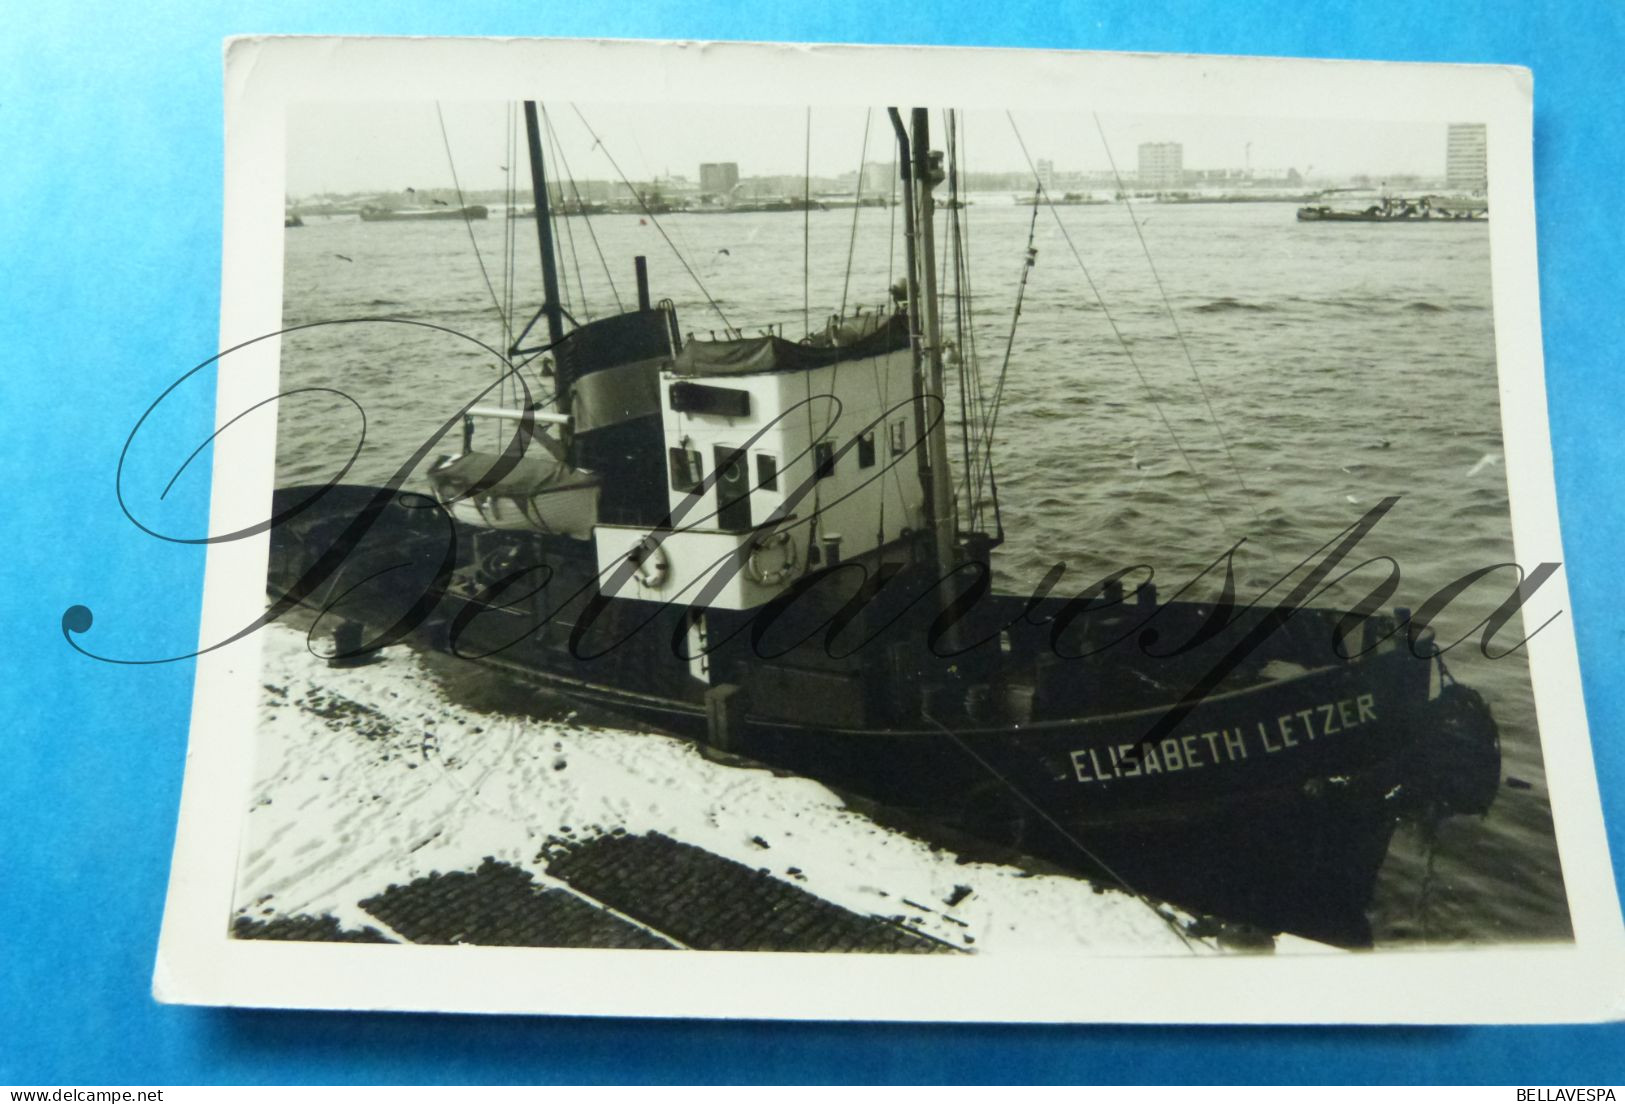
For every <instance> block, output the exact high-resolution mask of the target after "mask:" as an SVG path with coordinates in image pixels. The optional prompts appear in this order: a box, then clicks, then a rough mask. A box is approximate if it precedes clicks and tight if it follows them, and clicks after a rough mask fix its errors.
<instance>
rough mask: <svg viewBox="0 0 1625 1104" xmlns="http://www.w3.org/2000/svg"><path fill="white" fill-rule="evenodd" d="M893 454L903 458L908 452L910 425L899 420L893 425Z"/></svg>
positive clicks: (891, 427)
mask: <svg viewBox="0 0 1625 1104" xmlns="http://www.w3.org/2000/svg"><path fill="white" fill-rule="evenodd" d="M889 428H890V432H891V454H892V455H893V456H901V455H903V453H905V452H907V451H908V423H907V422H905V421H903V420H902V419H901V418H899V419H898V420H897V421H895V422H893V423H891V426H890V427H889Z"/></svg>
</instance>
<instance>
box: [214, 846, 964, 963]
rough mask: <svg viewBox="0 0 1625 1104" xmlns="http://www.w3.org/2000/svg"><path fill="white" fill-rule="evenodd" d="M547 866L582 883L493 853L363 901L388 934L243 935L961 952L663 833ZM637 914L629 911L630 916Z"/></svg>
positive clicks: (562, 852)
mask: <svg viewBox="0 0 1625 1104" xmlns="http://www.w3.org/2000/svg"><path fill="white" fill-rule="evenodd" d="M539 857H540V858H544V859H545V860H546V862H547V873H548V874H549V875H550V876H552V877H554V878H557V879H558V880H559V881H561V882H564V883H565V884H567V885H568V886H569V887H570V888H571V889H573V890H576V891H578V892H579V893H580V894H581V896H576V895H575V894H572V893H571V892H569V891H568V890H564V889H553V888H548V887H546V886H543V885H538V884H537V883H536V880H535V878H534V877H533V876H532V875H531V874H530V873H529V872H528V871H525V870H522V869H520V868H519V867H517V866H513V865H510V864H508V863H503V862H498V861H496V860H495V859H491V858H487V859H486V860H485V861H484V862H483V863H481V864H480V865H479V867H478V868H477V869H475V870H472V871H453V872H450V873H445V874H442V873H434V874H430V875H428V876H427V877H423V878H419V879H417V880H416V881H413V882H411V883H409V884H407V885H392V886H390V887H389V888H388V889H386V890H384V891H383V892H382V893H379V894H376V895H375V896H372V897H368V898H366V899H365V900H362V901H360V902H358V904H359V905H360V907H361V908H362V909H364V910H365V911H366V912H367V913H368V914H370V915H371V916H373V917H375V918H376V919H377V920H378V921H379V922H380V923H381V924H383V925H384V926H385V927H386V928H387V929H388V932H387V933H386V932H382V931H379V930H378V929H377V928H374V927H371V926H368V927H364V928H361V929H359V930H357V929H346V928H344V927H342V926H341V924H340V923H339V921H338V919H337V918H336V917H333V916H330V915H323V916H282V917H276V918H274V919H269V920H260V919H255V918H252V917H250V916H247V915H239V916H237V917H236V919H235V920H234V922H233V924H232V935H233V936H234V937H235V938H238V939H279V940H293V941H304V942H324V943H335V942H346V943H388V942H393V941H394V940H393V939H392V938H391V935H394V936H399V937H400V938H402V939H405V940H408V941H409V942H412V943H424V944H442V945H444V944H454V943H472V944H479V945H484V946H497V947H595V948H616V949H644V948H651V949H653V948H659V949H670V948H672V947H676V946H687V947H693V948H696V949H700V950H712V951H856V952H870V953H916V954H918V953H925V954H931V953H940V952H951V951H954V950H956V948H954V947H951V946H949V945H948V944H946V943H943V942H941V941H939V940H936V939H933V938H931V937H930V936H927V935H923V934H921V933H919V932H915V931H911V930H910V929H908V928H906V927H904V926H903V925H902V924H901V923H899V922H898V921H897V920H895V919H891V918H887V917H881V916H864V915H861V914H859V913H856V912H852V911H850V910H848V909H844V908H842V907H840V906H839V905H835V904H832V903H830V902H829V901H825V900H823V899H822V898H820V897H815V896H814V895H813V894H811V893H808V892H807V891H806V890H803V889H799V888H797V887H796V886H793V885H790V884H789V883H787V882H783V881H780V880H779V879H777V878H775V877H773V876H772V875H771V874H769V873H768V872H767V871H766V870H752V869H751V868H750V867H748V866H745V865H744V864H743V863H737V862H734V861H733V860H731V859H725V858H722V857H721V856H719V855H714V854H712V853H711V852H709V851H706V850H704V849H702V848H699V847H694V846H691V845H689V844H686V843H679V842H678V841H677V840H674V839H671V838H670V837H668V836H664V835H661V834H659V833H657V832H650V833H648V834H646V835H641V836H629V835H624V834H616V835H608V836H599V837H597V838H594V839H591V840H587V841H585V842H566V841H562V840H559V841H554V842H553V843H550V844H549V845H548V847H547V848H546V849H545V850H544V853H543V855H542V856H539ZM628 918H630V919H628Z"/></svg>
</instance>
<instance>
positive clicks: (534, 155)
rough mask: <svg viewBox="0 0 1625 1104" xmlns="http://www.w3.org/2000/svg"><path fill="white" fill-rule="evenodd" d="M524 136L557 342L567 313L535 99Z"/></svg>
mask: <svg viewBox="0 0 1625 1104" xmlns="http://www.w3.org/2000/svg"><path fill="white" fill-rule="evenodd" d="M525 138H526V140H527V141H528V142H529V144H530V189H531V194H532V195H533V196H534V198H535V202H536V240H537V244H538V245H539V246H540V248H541V251H542V313H543V314H545V315H546V316H547V339H548V342H549V344H553V345H557V344H558V343H559V341H561V340H562V339H563V338H564V313H563V311H562V310H561V308H560V307H559V273H558V268H557V265H556V262H555V260H554V256H553V219H552V212H551V209H550V208H549V206H548V198H547V170H546V168H545V167H544V166H543V165H542V129H541V125H540V124H539V123H538V122H537V119H536V101H535V100H526V101H525Z"/></svg>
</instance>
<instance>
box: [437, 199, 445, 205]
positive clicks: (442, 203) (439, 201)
mask: <svg viewBox="0 0 1625 1104" xmlns="http://www.w3.org/2000/svg"><path fill="white" fill-rule="evenodd" d="M435 204H436V205H437V206H440V207H444V206H446V201H445V200H443V199H437V200H435Z"/></svg>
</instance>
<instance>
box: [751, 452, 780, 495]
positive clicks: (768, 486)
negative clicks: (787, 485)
mask: <svg viewBox="0 0 1625 1104" xmlns="http://www.w3.org/2000/svg"><path fill="white" fill-rule="evenodd" d="M756 485H757V486H758V487H760V488H761V489H762V490H764V491H776V490H778V489H779V462H778V460H777V459H775V458H774V457H772V456H769V455H768V454H767V453H765V452H758V453H757V454H756Z"/></svg>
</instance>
